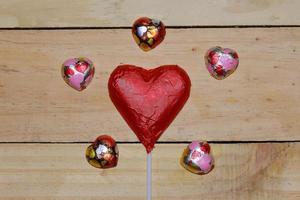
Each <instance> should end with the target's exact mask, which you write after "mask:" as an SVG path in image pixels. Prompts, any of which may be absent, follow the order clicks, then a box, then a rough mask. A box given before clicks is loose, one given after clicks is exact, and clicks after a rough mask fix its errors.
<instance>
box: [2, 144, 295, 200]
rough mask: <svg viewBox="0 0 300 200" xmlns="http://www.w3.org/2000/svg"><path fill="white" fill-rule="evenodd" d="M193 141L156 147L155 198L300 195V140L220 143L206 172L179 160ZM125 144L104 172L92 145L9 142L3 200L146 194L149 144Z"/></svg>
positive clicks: (258, 199) (275, 199) (277, 199)
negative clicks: (90, 155) (89, 154)
mask: <svg viewBox="0 0 300 200" xmlns="http://www.w3.org/2000/svg"><path fill="white" fill-rule="evenodd" d="M185 146H186V144H164V145H158V146H157V147H156V149H155V150H154V154H153V199H157V200H162V199H173V200H179V199H180V200H181V199H187V200H189V199H199V198H200V199H202V198H204V199H208V200H212V199H233V200H236V199H244V200H247V199H255V200H265V199H272V200H282V199H286V200H295V199H299V198H300V195H299V187H300V174H299V166H300V157H299V151H300V144H299V143H296V144H294V143H284V144H266V143H264V144H213V145H212V147H213V150H214V155H215V157H216V168H215V169H214V170H213V171H212V172H211V173H210V174H208V175H205V176H197V175H193V174H191V173H189V172H187V171H185V170H183V169H182V167H181V166H180V165H179V163H178V157H180V155H181V151H182V149H183V148H184V147H185ZM119 147H120V153H121V154H120V155H121V156H120V161H119V165H118V167H117V168H114V169H110V170H105V171H101V170H97V169H95V168H92V167H91V166H89V164H88V163H87V162H86V161H85V158H84V151H85V148H86V145H81V144H42V145H41V144H39V145H38V144H23V145H22V144H2V145H0V159H1V165H0V171H1V173H0V194H1V195H0V199H1V200H12V199H13V200H19V199H20V200H21V199H22V200H23V199H25V198H24V197H26V199H31V200H38V199H39V200H40V199H45V200H49V199H64V200H65V199H67V200H69V199H70V200H71V199H72V200H79V199H106V200H115V199H124V200H127V199H128V200H129V199H130V200H140V199H145V165H146V163H145V152H144V149H143V147H142V146H141V145H139V144H130V145H129V144H121V145H119ZM3 161H4V162H5V164H3ZM129 177H130V178H129Z"/></svg>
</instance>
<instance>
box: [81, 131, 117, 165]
mask: <svg viewBox="0 0 300 200" xmlns="http://www.w3.org/2000/svg"><path fill="white" fill-rule="evenodd" d="M85 156H86V159H87V161H88V163H90V164H91V165H92V166H94V167H96V168H101V169H107V168H112V167H115V166H117V164H118V158H119V150H118V146H117V144H116V142H115V140H114V139H113V138H112V137H110V136H108V135H102V136H99V137H98V138H97V139H96V140H95V141H94V142H93V143H92V144H91V145H90V146H88V148H87V149H86V154H85Z"/></svg>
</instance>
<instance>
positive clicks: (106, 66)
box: [0, 28, 300, 142]
mask: <svg viewBox="0 0 300 200" xmlns="http://www.w3.org/2000/svg"><path fill="white" fill-rule="evenodd" d="M299 38H300V28H276V29H273V28H271V29H270V28H266V29H256V28H254V29H252V28H247V29H184V30H173V29H171V30H168V36H167V37H166V40H165V41H164V43H163V44H161V45H160V46H159V47H157V49H155V50H153V51H151V52H149V53H144V52H142V51H141V50H140V49H139V48H138V47H137V46H136V45H135V44H134V42H133V39H132V38H131V33H130V30H61V31H56V30H52V31H46V30H45V31H12V30H10V31H0V60H1V64H0V72H1V73H0V110H1V113H0V122H1V123H0V141H8V142H9V141H19V142H22V141H28V142H32V141H37V142H39V141H44V142H45V141H46V142H47V141H58V142H59V141H63V142H68V141H91V140H93V139H94V138H95V137H96V136H97V135H99V134H103V133H106V134H110V135H112V136H114V137H115V138H116V139H117V140H118V141H136V137H135V135H134V134H132V132H131V130H130V129H129V128H128V126H127V124H126V123H125V122H124V120H123V119H122V118H121V116H120V115H119V113H118V112H117V111H116V109H115V107H114V106H113V104H112V103H111V101H110V99H109V96H108V91H107V80H108V78H109V74H110V73H111V71H112V70H113V69H114V67H115V66H116V65H118V64H120V63H131V64H136V65H140V66H148V67H154V66H158V65H163V64H172V63H174V64H179V65H180V66H182V67H183V68H184V69H185V70H187V72H188V73H189V75H190V78H191V80H192V91H191V97H190V99H189V101H188V102H187V104H186V106H185V107H184V109H183V110H182V112H181V113H180V114H179V116H178V117H177V118H176V120H175V121H174V123H173V124H172V125H171V126H170V127H169V129H168V130H167V131H166V133H165V134H164V135H163V136H162V138H161V141H190V140H194V139H206V140H219V141H220V140H221V141H223V140H227V141H228V140H229V141H230V140H299V139H300V135H299V130H300V123H299V120H300V101H299V99H300V79H299V77H300V68H299V63H300V53H299V52H300V41H299ZM214 45H223V46H225V47H231V48H233V49H236V50H237V51H238V53H239V55H240V66H239V68H238V69H237V71H236V72H235V73H234V74H232V75H231V76H230V77H228V78H227V79H225V80H222V81H218V80H215V79H213V78H212V77H210V75H209V74H208V72H207V70H206V68H205V66H204V61H203V55H204V53H205V51H206V50H207V49H208V48H210V47H212V46H214ZM73 56H87V57H89V58H90V59H92V60H93V61H94V63H95V65H96V76H95V79H94V80H93V82H92V83H91V85H90V86H89V88H87V90H85V91H83V92H81V93H80V92H77V91H75V90H73V89H71V88H70V87H68V86H67V85H66V84H65V82H64V81H63V80H62V78H61V74H60V68H61V64H62V63H63V61H64V60H65V59H67V58H69V57H73Z"/></svg>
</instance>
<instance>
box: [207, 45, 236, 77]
mask: <svg viewBox="0 0 300 200" xmlns="http://www.w3.org/2000/svg"><path fill="white" fill-rule="evenodd" d="M204 59H205V65H206V67H207V70H208V71H209V73H210V74H211V76H212V77H214V78H215V79H218V80H222V79H224V78H226V77H228V76H229V75H230V74H232V73H233V72H234V71H235V70H236V68H237V67H238V65H239V57H238V54H237V53H236V51H234V50H232V49H229V48H222V47H218V46H217V47H213V48H210V49H209V50H208V51H207V52H206V54H205V57H204Z"/></svg>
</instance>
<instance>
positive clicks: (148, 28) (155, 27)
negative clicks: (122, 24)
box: [132, 17, 166, 51]
mask: <svg viewBox="0 0 300 200" xmlns="http://www.w3.org/2000/svg"><path fill="white" fill-rule="evenodd" d="M132 35H133V38H134V40H135V42H136V43H137V45H139V47H140V48H141V49H142V50H144V51H150V50H151V49H154V48H155V47H156V46H157V45H159V44H160V43H161V42H162V41H163V40H164V38H165V35H166V29H165V26H164V24H163V23H162V22H161V21H159V20H156V19H150V18H148V17H141V18H139V19H137V20H136V21H135V22H134V24H133V26H132Z"/></svg>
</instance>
